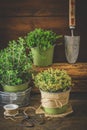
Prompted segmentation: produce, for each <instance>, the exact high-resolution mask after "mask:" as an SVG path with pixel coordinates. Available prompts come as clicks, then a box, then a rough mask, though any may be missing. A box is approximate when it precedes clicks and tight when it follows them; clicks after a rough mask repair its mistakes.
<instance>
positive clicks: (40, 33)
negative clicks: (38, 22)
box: [25, 28, 62, 66]
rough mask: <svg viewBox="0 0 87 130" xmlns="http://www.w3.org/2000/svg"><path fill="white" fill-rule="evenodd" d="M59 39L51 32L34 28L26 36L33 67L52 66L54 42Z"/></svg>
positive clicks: (59, 36) (58, 36)
mask: <svg viewBox="0 0 87 130" xmlns="http://www.w3.org/2000/svg"><path fill="white" fill-rule="evenodd" d="M61 37H62V36H61V35H57V34H56V33H54V32H53V31H51V30H44V29H41V28H36V29H35V30H33V31H31V32H29V33H28V34H27V35H26V37H25V40H26V44H27V46H28V47H29V48H31V52H32V56H33V63H34V65H36V66H48V65H51V64H52V61H53V53H54V46H55V42H56V40H57V39H59V38H61Z"/></svg>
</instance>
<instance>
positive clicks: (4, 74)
mask: <svg viewBox="0 0 87 130" xmlns="http://www.w3.org/2000/svg"><path fill="white" fill-rule="evenodd" d="M31 70H32V59H31V55H30V54H26V47H25V42H24V39H23V38H21V37H20V38H19V39H18V40H17V41H15V40H12V41H10V42H9V44H8V47H7V48H5V49H3V50H1V51H0V84H1V85H2V87H3V90H4V91H8V92H19V91H24V90H26V89H27V88H28V83H29V80H30V79H31V76H32V75H31V72H32V71H31Z"/></svg>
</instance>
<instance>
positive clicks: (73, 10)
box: [69, 0, 76, 29]
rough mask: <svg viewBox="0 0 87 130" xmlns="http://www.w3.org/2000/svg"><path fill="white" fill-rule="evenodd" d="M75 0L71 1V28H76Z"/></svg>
mask: <svg viewBox="0 0 87 130" xmlns="http://www.w3.org/2000/svg"><path fill="white" fill-rule="evenodd" d="M75 22H76V21H75V0H69V27H70V29H74V28H75V24H76V23H75Z"/></svg>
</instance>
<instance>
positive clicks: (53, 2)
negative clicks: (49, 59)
mask: <svg viewBox="0 0 87 130" xmlns="http://www.w3.org/2000/svg"><path fill="white" fill-rule="evenodd" d="M68 6H69V5H68V0H0V49H2V48H4V47H6V46H7V44H8V41H9V40H13V39H15V40H16V39H17V38H18V37H19V36H25V35H26V33H27V32H29V31H31V30H33V29H35V28H43V29H52V30H53V31H55V32H56V33H57V34H62V35H63V36H64V35H70V30H69V27H68V9H69V8H68ZM86 8H87V7H86V0H76V29H75V31H74V32H75V35H79V36H80V38H81V41H80V52H79V57H78V60H77V62H86V61H87V54H86V53H87V19H86V12H87V9H86ZM62 42H63V43H64V38H63V39H62ZM54 62H55V63H56V62H66V58H65V47H64V44H63V45H61V46H56V47H55V53H54Z"/></svg>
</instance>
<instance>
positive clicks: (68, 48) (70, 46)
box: [64, 36, 80, 63]
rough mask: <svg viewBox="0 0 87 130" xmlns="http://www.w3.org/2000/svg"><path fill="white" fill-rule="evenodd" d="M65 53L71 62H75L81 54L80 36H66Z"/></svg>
mask: <svg viewBox="0 0 87 130" xmlns="http://www.w3.org/2000/svg"><path fill="white" fill-rule="evenodd" d="M64 39H65V54H66V59H67V61H68V62H69V63H75V62H76V61H77V58H78V54H79V44H80V36H64Z"/></svg>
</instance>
